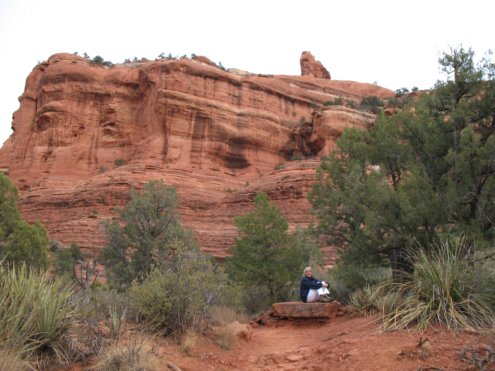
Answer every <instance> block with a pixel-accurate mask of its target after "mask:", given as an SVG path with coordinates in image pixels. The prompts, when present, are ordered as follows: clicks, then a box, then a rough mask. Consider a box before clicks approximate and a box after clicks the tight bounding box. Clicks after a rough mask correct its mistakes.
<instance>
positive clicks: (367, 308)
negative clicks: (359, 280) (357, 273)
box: [349, 286, 377, 315]
mask: <svg viewBox="0 0 495 371" xmlns="http://www.w3.org/2000/svg"><path fill="white" fill-rule="evenodd" d="M374 294H375V292H374V291H373V288H372V287H371V286H364V287H363V288H360V289H357V290H356V291H354V292H353V293H352V294H351V295H350V297H349V304H351V305H352V306H353V307H355V308H356V309H357V310H358V311H359V313H360V314H361V315H369V314H371V313H373V312H375V311H376V310H377V308H376V307H375V305H374Z"/></svg>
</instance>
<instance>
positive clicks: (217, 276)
mask: <svg viewBox="0 0 495 371" xmlns="http://www.w3.org/2000/svg"><path fill="white" fill-rule="evenodd" d="M178 250H182V251H178V252H177V255H176V257H175V258H174V259H173V260H171V261H169V262H167V264H166V265H165V266H164V267H160V268H157V269H155V270H154V271H153V272H152V273H151V274H150V276H149V277H148V278H147V279H145V280H144V281H143V282H142V283H138V282H134V283H133V284H132V286H131V287H130V289H129V292H128V293H129V299H130V302H131V304H132V305H133V306H134V308H135V309H136V310H137V311H138V313H140V314H141V315H142V316H143V317H144V319H145V321H146V322H147V323H149V324H150V325H151V326H152V328H153V329H155V330H157V331H160V332H162V333H164V334H165V335H170V334H174V335H181V334H183V333H184V332H185V331H186V330H188V329H194V330H195V331H197V332H202V331H203V330H204V329H205V328H206V327H205V326H206V325H207V324H208V321H209V319H210V316H209V314H210V310H211V307H212V306H213V305H215V304H217V303H219V302H220V301H221V298H222V295H223V293H224V292H225V289H226V287H227V286H228V281H227V277H226V275H225V274H224V273H223V271H222V270H221V269H220V268H219V267H216V266H215V265H214V264H213V263H212V260H211V258H210V257H208V256H206V255H204V254H202V253H200V252H199V251H184V250H183V249H182V248H181V247H178Z"/></svg>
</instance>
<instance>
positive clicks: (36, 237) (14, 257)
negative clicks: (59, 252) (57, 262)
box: [0, 173, 49, 270]
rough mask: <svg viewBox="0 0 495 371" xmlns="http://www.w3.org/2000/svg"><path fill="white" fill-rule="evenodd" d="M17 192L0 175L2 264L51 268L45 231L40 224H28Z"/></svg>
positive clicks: (0, 249)
mask: <svg viewBox="0 0 495 371" xmlns="http://www.w3.org/2000/svg"><path fill="white" fill-rule="evenodd" d="M17 198H18V192H17V188H16V187H15V186H14V185H13V184H12V182H11V181H10V179H9V178H8V177H6V176H5V175H3V174H1V173H0V261H2V260H4V261H5V262H7V263H11V264H19V263H25V264H26V265H28V266H30V267H33V268H37V269H41V270H45V269H47V268H48V264H49V261H48V253H47V244H48V238H47V235H46V231H45V229H44V228H43V226H42V225H41V223H39V222H36V223H34V224H28V223H26V222H25V221H24V220H22V218H21V215H20V214H19V211H18V210H17Z"/></svg>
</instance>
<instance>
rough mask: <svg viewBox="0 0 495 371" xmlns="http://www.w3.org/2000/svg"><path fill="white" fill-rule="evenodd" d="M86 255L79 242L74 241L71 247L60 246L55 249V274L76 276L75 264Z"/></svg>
mask: <svg viewBox="0 0 495 371" xmlns="http://www.w3.org/2000/svg"><path fill="white" fill-rule="evenodd" d="M83 259H84V256H83V254H82V252H81V249H80V248H79V246H77V244H75V243H73V244H71V245H70V247H69V248H58V247H57V249H56V250H55V274H56V275H57V276H63V277H67V278H69V277H70V278H71V279H72V278H73V277H74V265H75V264H76V262H77V261H78V260H83Z"/></svg>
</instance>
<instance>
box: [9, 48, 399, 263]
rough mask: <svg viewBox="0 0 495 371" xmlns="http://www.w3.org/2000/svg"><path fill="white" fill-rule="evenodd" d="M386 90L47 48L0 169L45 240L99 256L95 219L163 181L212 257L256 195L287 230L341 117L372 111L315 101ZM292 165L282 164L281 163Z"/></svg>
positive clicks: (300, 218) (364, 120)
mask: <svg viewBox="0 0 495 371" xmlns="http://www.w3.org/2000/svg"><path fill="white" fill-rule="evenodd" d="M391 94H392V92H391V91H389V90H386V89H383V88H380V87H377V86H374V85H370V84H361V83H355V82H347V81H333V80H332V81H330V80H323V79H315V78H313V77H309V76H302V77H297V76H263V75H254V74H249V73H229V72H226V71H223V70H221V69H219V68H217V67H215V66H212V65H211V64H209V63H206V62H205V60H201V59H200V60H183V59H180V60H159V61H154V62H153V61H149V62H148V61H147V62H143V63H133V64H127V65H116V66H114V67H111V68H108V67H101V66H94V65H91V64H90V63H89V62H88V61H87V60H85V59H84V58H81V57H78V56H75V55H71V54H55V55H53V56H52V57H50V58H49V59H48V61H47V62H44V63H41V64H39V65H38V66H36V67H35V68H34V69H33V71H32V72H31V74H30V75H29V77H28V78H27V81H26V87H25V91H24V93H23V95H22V96H21V97H20V108H19V110H18V111H16V112H15V114H14V122H13V127H14V130H15V131H14V133H13V134H12V136H11V137H10V138H9V139H8V141H7V142H6V143H5V145H4V147H3V148H2V149H1V150H0V167H1V168H3V169H8V171H9V175H10V177H11V178H12V180H13V181H14V183H15V184H16V185H17V186H18V187H19V189H20V194H21V197H20V201H19V208H20V211H21V213H22V215H23V217H24V218H26V219H27V220H28V221H34V220H36V219H38V220H41V222H42V223H43V224H44V225H45V227H46V228H47V230H48V232H49V237H50V239H53V240H58V241H60V242H62V243H64V244H69V243H71V242H75V243H77V244H78V245H79V246H81V247H82V248H84V249H86V250H91V251H94V252H96V253H97V252H98V251H99V249H100V248H101V247H102V246H103V245H104V242H105V239H104V234H103V230H102V228H101V222H102V221H103V220H105V219H108V218H112V217H115V215H116V214H115V211H114V209H115V207H118V206H122V205H124V204H125V203H126V202H127V201H128V200H129V189H130V188H131V187H134V188H137V189H140V188H141V187H142V185H143V184H144V183H146V182H147V181H149V180H152V179H162V180H163V181H164V182H165V183H166V184H169V185H171V186H173V187H175V188H176V189H177V191H178V194H179V196H180V200H181V204H180V209H179V211H180V213H181V217H182V221H183V223H184V224H185V225H186V226H188V227H190V228H191V229H192V230H193V232H194V233H195V235H196V237H197V240H198V242H199V244H200V246H201V248H202V249H203V250H204V251H206V252H209V253H211V254H213V255H214V256H216V257H219V258H221V257H223V256H225V254H226V253H227V250H228V249H229V248H230V246H231V245H232V243H233V241H234V239H235V237H236V233H237V232H236V229H235V227H234V217H235V216H236V215H240V214H243V213H246V212H248V211H250V210H251V209H252V199H253V197H254V195H255V194H256V192H259V191H265V192H267V193H268V195H269V196H270V198H271V200H272V201H273V202H274V204H276V205H277V206H278V207H280V208H281V210H282V212H283V213H284V215H285V216H286V217H287V218H288V220H289V223H290V226H291V228H295V227H297V226H305V225H307V224H308V223H310V222H311V221H312V217H311V213H310V205H309V203H308V201H307V200H306V195H307V192H308V190H309V189H310V187H311V184H312V183H313V182H314V177H315V175H314V173H315V168H316V167H317V166H318V163H319V160H318V159H319V158H320V157H321V156H323V155H325V154H328V153H329V152H330V151H331V149H332V148H333V146H334V144H335V139H336V138H338V137H339V135H340V133H341V132H342V129H343V128H344V127H345V126H358V127H366V126H367V125H369V124H370V123H371V122H372V121H373V120H374V116H373V115H370V114H367V113H364V112H360V111H357V110H353V109H350V108H346V107H343V106H332V107H330V108H324V107H323V105H322V103H324V102H325V101H328V100H333V99H335V98H336V97H345V98H346V99H348V100H355V101H359V100H360V99H361V98H362V97H363V96H366V95H377V96H379V97H382V98H383V97H386V96H389V95H391ZM291 160H292V161H291Z"/></svg>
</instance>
